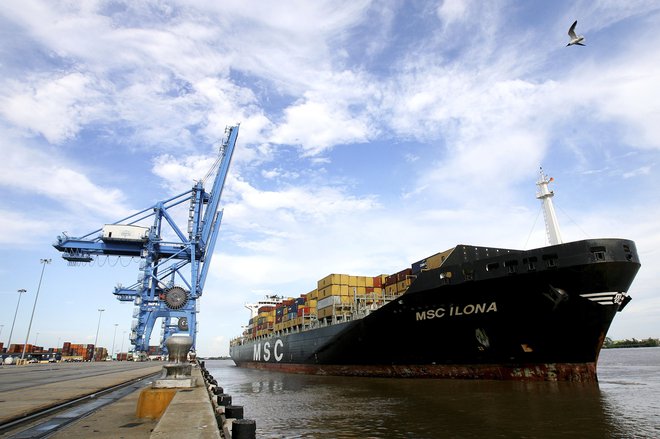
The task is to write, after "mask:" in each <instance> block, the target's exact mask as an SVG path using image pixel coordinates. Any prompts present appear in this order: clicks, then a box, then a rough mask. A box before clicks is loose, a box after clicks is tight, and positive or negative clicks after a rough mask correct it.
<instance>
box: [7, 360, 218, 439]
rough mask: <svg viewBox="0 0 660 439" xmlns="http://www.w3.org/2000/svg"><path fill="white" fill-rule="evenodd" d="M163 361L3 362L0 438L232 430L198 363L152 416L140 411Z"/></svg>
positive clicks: (211, 434)
mask: <svg viewBox="0 0 660 439" xmlns="http://www.w3.org/2000/svg"><path fill="white" fill-rule="evenodd" d="M164 364H166V363H164V362H127V361H123V362H117V361H113V362H87V363H49V364H29V365H25V366H13V365H12V366H7V365H4V366H1V367H0V437H1V438H16V439H20V438H33V437H52V438H59V439H65V438H66V439H76V438H87V437H90V436H92V435H93V436H94V437H100V438H121V437H124V438H170V437H171V438H174V437H176V438H181V437H191V438H204V439H206V438H209V439H211V438H213V439H215V438H224V439H229V438H230V437H231V431H230V430H228V429H227V428H226V427H225V428H224V430H223V428H222V423H221V422H219V419H220V415H222V414H223V410H224V407H219V406H218V404H217V403H216V402H215V401H214V399H213V396H214V395H213V393H212V392H210V391H209V389H208V383H207V381H206V378H207V377H208V373H207V372H206V371H205V370H204V369H203V368H201V367H200V366H199V365H195V367H193V369H192V376H193V377H194V378H195V380H196V382H197V385H196V386H195V387H192V388H188V389H173V392H172V393H173V397H172V398H171V401H169V403H166V404H165V405H164V410H165V411H164V413H162V415H160V416H158V417H157V418H152V417H149V416H147V417H145V416H144V413H143V416H142V417H138V410H137V408H138V400H139V399H140V395H141V394H142V393H143V390H144V389H149V388H150V386H151V384H152V383H153V382H155V381H156V380H157V379H158V378H159V377H160V376H161V375H162V373H163V365H164ZM202 372H203V373H204V375H202ZM212 387H213V386H212ZM222 418H223V421H224V416H222ZM219 425H220V426H219Z"/></svg>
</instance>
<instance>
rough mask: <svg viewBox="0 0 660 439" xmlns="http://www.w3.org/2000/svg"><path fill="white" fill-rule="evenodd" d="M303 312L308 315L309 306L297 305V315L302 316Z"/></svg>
mask: <svg viewBox="0 0 660 439" xmlns="http://www.w3.org/2000/svg"><path fill="white" fill-rule="evenodd" d="M303 313H304V314H305V315H306V316H308V315H309V314H310V311H309V306H299V307H298V317H302V315H303Z"/></svg>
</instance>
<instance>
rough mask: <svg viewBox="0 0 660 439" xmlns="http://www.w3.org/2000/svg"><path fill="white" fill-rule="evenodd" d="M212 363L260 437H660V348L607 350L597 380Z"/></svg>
mask: <svg viewBox="0 0 660 439" xmlns="http://www.w3.org/2000/svg"><path fill="white" fill-rule="evenodd" d="M206 368H207V369H208V371H209V372H210V373H211V374H212V375H213V376H214V377H215V379H216V380H217V381H218V383H219V384H220V385H221V386H223V387H224V389H225V393H228V394H230V395H231V396H232V400H233V404H235V405H242V406H243V407H244V412H245V418H248V419H254V420H255V421H256V424H257V437H258V438H485V437H488V438H554V437H557V438H560V437H561V438H660V348H638V349H609V350H603V351H602V352H601V355H600V362H599V365H598V377H599V383H598V384H579V383H547V382H542V383H537V382H532V383H522V382H511V381H471V380H436V379H433V380H428V379H392V378H358V377H332V376H314V375H294V374H286V373H279V372H266V371H260V370H252V369H242V368H238V367H235V366H234V363H233V362H231V361H229V360H216V361H207V362H206Z"/></svg>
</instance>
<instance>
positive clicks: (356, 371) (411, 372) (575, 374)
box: [237, 361, 598, 383]
mask: <svg viewBox="0 0 660 439" xmlns="http://www.w3.org/2000/svg"><path fill="white" fill-rule="evenodd" d="M237 365H238V366H239V367H248V368H252V369H261V370H273V371H280V372H288V373H298V374H310V375H341V376H361V377H384V378H449V379H492V380H515V381H571V382H585V383H591V382H593V383H595V382H597V381H598V377H597V375H596V363H544V364H522V365H493V364H472V365H446V364H445V365H437V364H427V365H389V366H380V365H327V364H326V365H320V364H290V363H263V362H255V361H249V362H241V363H239V364H237Z"/></svg>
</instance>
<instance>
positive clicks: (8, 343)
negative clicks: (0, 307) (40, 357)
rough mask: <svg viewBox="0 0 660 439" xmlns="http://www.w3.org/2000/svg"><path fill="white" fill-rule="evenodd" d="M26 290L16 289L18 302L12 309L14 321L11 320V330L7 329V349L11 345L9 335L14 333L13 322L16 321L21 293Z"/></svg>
mask: <svg viewBox="0 0 660 439" xmlns="http://www.w3.org/2000/svg"><path fill="white" fill-rule="evenodd" d="M26 292H27V290H26V289H24V288H21V289H20V290H18V303H17V304H16V311H14V321H13V322H11V330H10V331H9V341H7V349H9V346H11V336H12V334H13V333H14V324H15V323H16V314H18V305H20V304H21V294H23V293H26Z"/></svg>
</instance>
